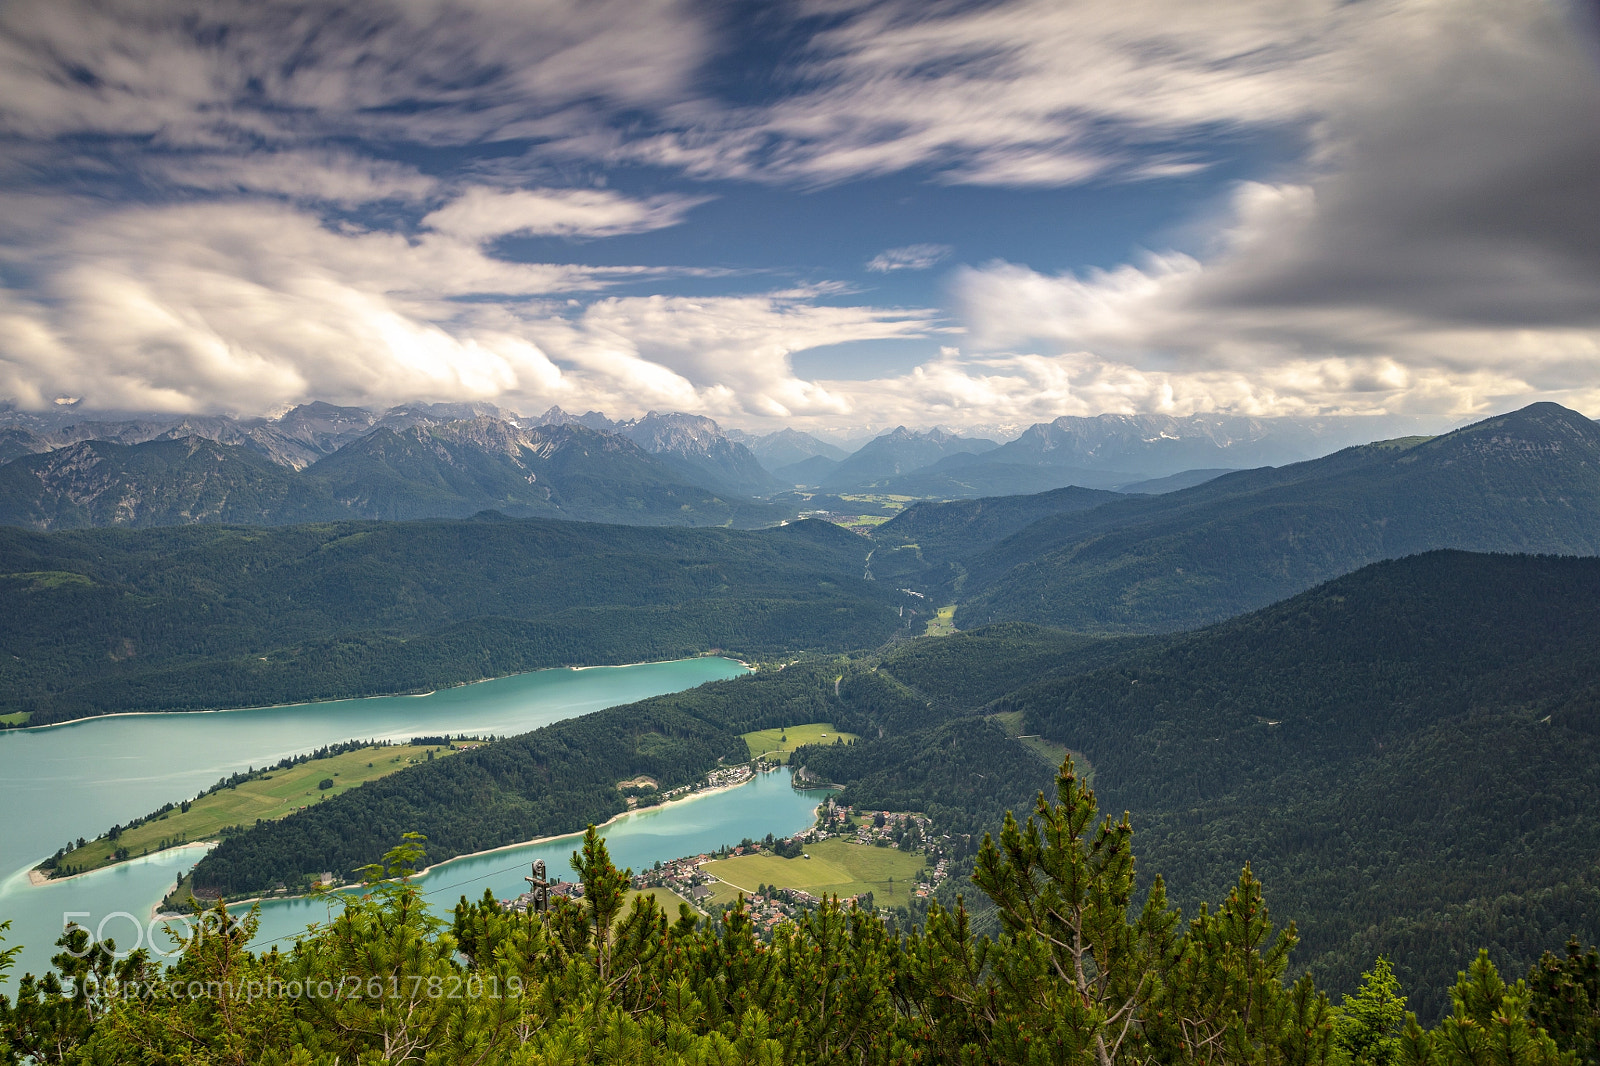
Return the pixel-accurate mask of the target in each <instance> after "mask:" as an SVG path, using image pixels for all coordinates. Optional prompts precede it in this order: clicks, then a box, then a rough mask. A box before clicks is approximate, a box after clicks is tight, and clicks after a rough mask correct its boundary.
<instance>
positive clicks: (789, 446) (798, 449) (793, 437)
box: [728, 429, 850, 480]
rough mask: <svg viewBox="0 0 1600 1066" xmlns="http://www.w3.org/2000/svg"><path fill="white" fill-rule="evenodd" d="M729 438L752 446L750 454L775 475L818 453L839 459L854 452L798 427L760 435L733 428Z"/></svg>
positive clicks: (729, 432)
mask: <svg viewBox="0 0 1600 1066" xmlns="http://www.w3.org/2000/svg"><path fill="white" fill-rule="evenodd" d="M728 438H729V439H730V440H734V441H737V442H738V443H740V444H743V445H744V446H745V447H746V448H749V449H750V454H751V455H754V456H755V457H756V461H757V462H759V463H760V464H761V465H762V466H764V467H766V468H767V469H768V470H770V471H772V473H773V474H774V475H775V476H776V474H777V472H778V468H779V467H784V466H793V465H794V464H795V463H801V462H804V461H805V460H807V459H810V458H812V457H814V456H818V455H820V456H824V457H825V458H828V459H833V460H835V461H837V460H840V459H843V458H844V457H845V456H847V455H849V454H850V453H849V452H847V451H845V450H844V449H843V448H840V447H838V446H836V445H833V444H829V443H828V442H827V441H825V440H818V439H817V438H816V437H813V436H812V435H811V434H809V433H802V432H800V431H799V430H798V429H780V430H778V431H777V432H776V433H767V434H765V435H763V436H759V437H758V436H753V435H751V434H749V433H740V432H738V431H737V430H729V431H728ZM783 480H788V479H787V478H785V479H783Z"/></svg>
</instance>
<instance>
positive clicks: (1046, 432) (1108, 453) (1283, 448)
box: [990, 414, 1322, 478]
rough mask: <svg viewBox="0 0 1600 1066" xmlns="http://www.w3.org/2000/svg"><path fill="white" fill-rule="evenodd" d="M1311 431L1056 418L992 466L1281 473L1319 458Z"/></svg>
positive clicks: (1282, 425)
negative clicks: (1268, 469)
mask: <svg viewBox="0 0 1600 1066" xmlns="http://www.w3.org/2000/svg"><path fill="white" fill-rule="evenodd" d="M1321 450H1322V449H1319V448H1318V447H1317V442H1316V433H1315V431H1314V429H1313V428H1312V427H1311V426H1309V425H1308V424H1306V423H1302V422H1293V421H1288V420H1271V419H1255V418H1240V417H1236V416H1231V415H1195V416H1192V417H1189V418H1173V417H1170V416H1168V415H1109V414H1108V415H1098V416H1096V417H1094V418H1079V417H1075V416H1062V417H1061V418H1058V419H1056V420H1055V421H1054V422H1040V423H1038V424H1036V425H1033V426H1030V427H1028V429H1026V430H1025V431H1023V433H1022V435H1021V436H1019V437H1018V438H1017V439H1016V440H1013V441H1009V442H1007V443H1006V444H1003V445H1001V446H1000V448H999V449H998V450H996V452H995V453H994V455H992V456H990V460H991V461H993V462H996V463H1015V464H1019V465H1024V466H1057V467H1076V468H1080V469H1112V470H1122V471H1127V472H1129V473H1130V474H1133V475H1135V476H1140V477H1145V478H1154V477H1162V476H1165V475H1167V474H1175V473H1178V472H1179V471H1182V470H1190V469H1195V468H1199V467H1219V466H1228V467H1232V468H1234V469H1241V468H1245V467H1257V466H1280V465H1282V464H1284V463H1289V462H1298V461H1300V460H1302V459H1307V458H1310V457H1311V456H1313V455H1315V454H1318V452H1319V451H1321Z"/></svg>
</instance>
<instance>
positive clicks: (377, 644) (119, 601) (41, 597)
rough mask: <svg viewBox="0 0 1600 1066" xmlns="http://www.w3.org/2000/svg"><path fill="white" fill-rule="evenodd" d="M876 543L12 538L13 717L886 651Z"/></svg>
mask: <svg viewBox="0 0 1600 1066" xmlns="http://www.w3.org/2000/svg"><path fill="white" fill-rule="evenodd" d="M869 549H870V545H869V544H868V543H867V542H866V541H865V540H863V539H862V538H861V537H858V536H856V535H855V534H852V533H848V532H846V531H844V530H842V529H840V528H838V527H836V526H832V525H829V524H827V523H823V522H815V521H809V522H797V523H793V524H791V525H788V526H783V527H778V528H774V529H770V530H763V531H759V532H741V531H735V530H720V529H718V530H711V529H700V530H696V529H682V528H644V527H634V526H590V525H584V524H580V523H572V522H559V521H548V520H539V519H518V520H512V519H506V518H503V517H501V516H498V515H491V516H484V517H481V518H479V519H475V520H467V521H431V522H407V523H370V522H346V523H330V524H326V525H312V526H297V527H291V528H285V529H236V528H227V527H214V526H190V527H180V528H167V529H152V530H115V529H101V530H83V531H71V532H59V533H32V532H26V531H23V530H18V529H0V647H4V648H5V649H6V650H7V652H9V654H8V655H6V656H3V657H0V710H3V711H4V712H7V713H9V712H14V711H28V712H31V713H32V715H33V717H32V719H31V721H32V723H33V724H35V725H38V724H43V723H47V722H54V721H63V720H66V719H71V718H80V717H84V716H87V715H94V714H105V713H109V712H113V711H123V710H191V709H204V708H216V707H239V706H251V705H264V704H273V703H286V702H293V701H300V700H313V699H326V698H335V697H345V696H359V695H373V694H378V693H389V692H405V691H416V690H422V689H427V688H434V687H437V686H439V685H446V684H456V683H461V682H467V681H474V680H478V679H481V678H485V677H493V676H499V675H504V674H508V673H515V672H518V671H522V670H529V669H534V668H538V667H547V666H559V665H566V664H581V665H593V664H599V663H607V662H630V661H638V660H641V659H665V658H675V657H681V656H685V655H694V654H699V653H701V652H704V651H707V650H709V649H722V650H725V651H729V652H733V653H738V654H745V655H750V656H774V655H780V654H788V653H792V652H797V651H804V650H818V649H821V650H830V651H841V650H844V649H848V648H859V647H875V646H877V645H879V644H881V643H882V642H883V641H884V640H885V639H887V638H888V637H890V636H892V635H893V634H894V633H895V632H896V630H897V628H898V627H900V626H901V621H900V618H899V616H898V613H897V607H898V604H900V603H902V602H904V601H905V599H906V598H905V597H904V596H903V595H901V594H899V593H897V592H895V591H894V590H893V589H892V588H889V587H887V586H885V585H883V584H880V583H876V582H868V581H864V580H862V578H861V574H862V570H863V564H864V560H865V558H866V554H867V551H868V550H869Z"/></svg>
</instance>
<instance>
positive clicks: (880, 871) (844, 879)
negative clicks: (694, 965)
mask: <svg viewBox="0 0 1600 1066" xmlns="http://www.w3.org/2000/svg"><path fill="white" fill-rule="evenodd" d="M806 850H807V852H808V853H809V854H810V855H811V858H809V859H780V858H778V856H776V855H771V854H761V855H738V856H735V857H733V858H731V859H718V860H717V861H716V862H708V863H706V864H705V865H704V866H702V867H701V868H700V869H702V870H703V871H705V872H706V873H709V874H712V875H713V876H716V877H719V878H721V879H722V880H721V881H720V882H719V883H717V884H715V885H713V886H711V888H712V891H711V902H712V903H714V904H718V905H720V904H723V903H731V902H733V900H735V899H736V898H738V895H739V890H740V889H743V890H744V891H745V894H746V895H750V894H753V893H754V892H755V890H756V888H757V886H759V885H762V884H767V885H776V886H778V887H779V888H798V889H800V890H801V891H804V892H810V893H811V894H812V895H814V896H823V895H828V896H833V895H837V896H839V897H840V898H841V899H843V898H845V897H847V896H855V895H859V894H860V893H862V892H869V891H870V892H871V893H872V894H873V899H874V900H875V901H876V902H877V903H878V904H880V905H882V904H888V903H905V902H906V901H907V900H908V899H910V898H911V887H912V878H914V877H915V876H916V873H917V871H918V870H920V869H922V867H923V865H924V862H925V860H924V857H923V855H922V853H921V852H916V851H901V850H900V849H899V848H876V847H870V846H867V845H865V844H851V843H849V842H847V841H844V840H838V839H834V840H824V841H821V842H820V843H817V844H812V845H811V846H810V847H808V848H807V849H806ZM891 878H893V880H892V881H891V880H890V879H891Z"/></svg>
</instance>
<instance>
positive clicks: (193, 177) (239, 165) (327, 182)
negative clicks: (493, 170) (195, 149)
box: [147, 149, 437, 207]
mask: <svg viewBox="0 0 1600 1066" xmlns="http://www.w3.org/2000/svg"><path fill="white" fill-rule="evenodd" d="M147 168H148V169H149V170H151V171H153V172H154V173H156V174H157V175H158V176H160V177H161V178H163V179H165V180H166V181H169V182H171V183H173V184H175V185H181V186H184V187H186V188H190V189H203V190H206V191H209V192H219V193H268V194H275V195H280V196H285V197H288V198H290V199H293V200H304V201H320V202H323V203H331V204H337V205H339V206H341V207H356V206H359V205H362V204H369V203H373V202H375V201H380V200H398V201H403V202H415V201H420V200H423V199H425V198H427V197H428V196H430V195H432V194H433V193H434V191H435V188H436V186H437V182H436V181H435V180H434V179H432V178H430V177H428V176H426V175H425V174H423V173H421V172H420V171H418V170H417V169H416V168H415V167H411V166H406V165H403V164H400V163H395V162H391V161H387V160H377V159H367V158H362V157H360V156H357V155H355V154H354V153H352V152H347V151H335V150H329V149H321V150H314V149H290V150H285V151H277V152H247V153H242V154H229V153H220V152H209V153H203V154H197V153H186V154H182V155H177V156H163V157H157V158H156V159H155V160H152V161H151V162H150V163H149V164H147Z"/></svg>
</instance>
